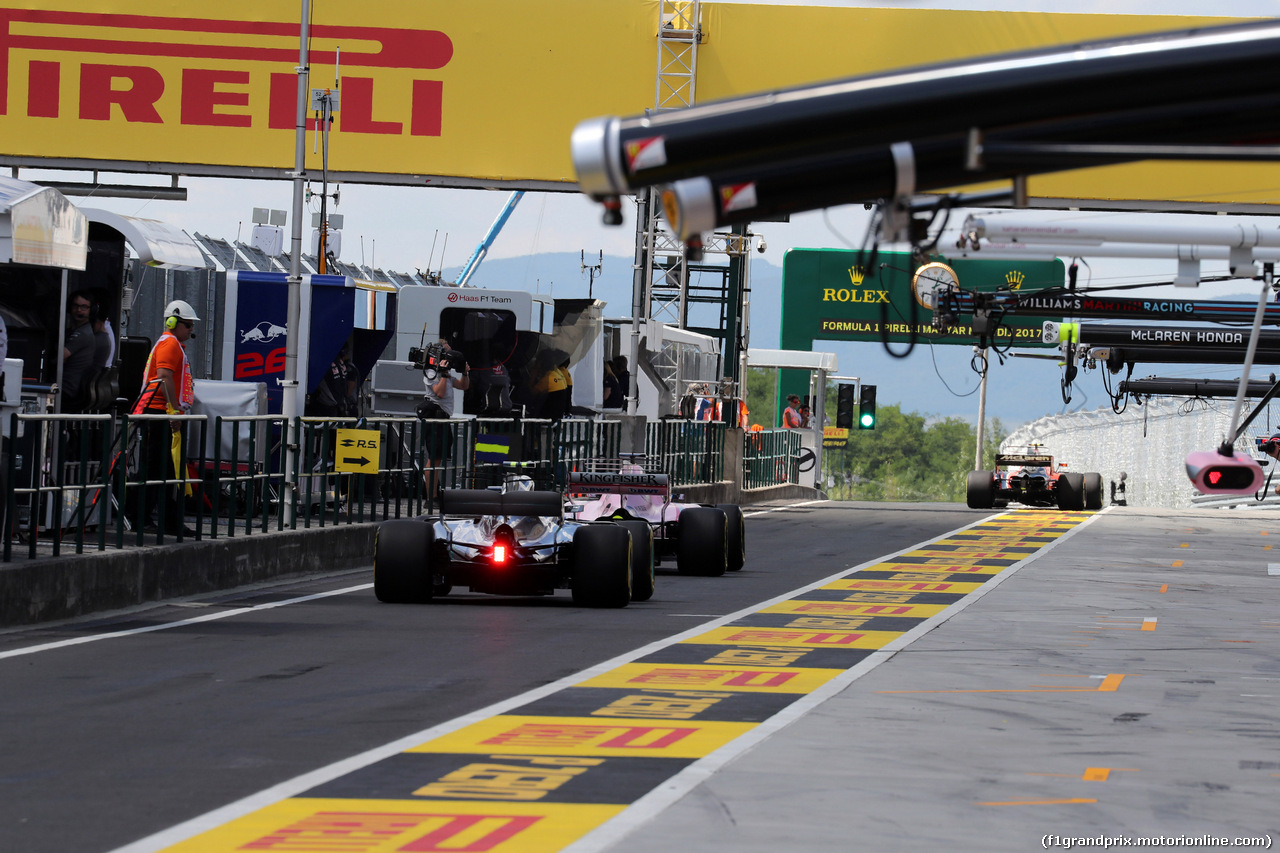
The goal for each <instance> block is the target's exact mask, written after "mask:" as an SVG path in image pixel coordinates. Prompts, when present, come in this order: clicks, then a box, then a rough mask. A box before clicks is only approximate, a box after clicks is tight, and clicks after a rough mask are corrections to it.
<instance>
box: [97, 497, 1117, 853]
mask: <svg viewBox="0 0 1280 853" xmlns="http://www.w3.org/2000/svg"><path fill="white" fill-rule="evenodd" d="M810 503H817V501H811V502H810ZM779 509H785V507H779ZM1105 511H1106V510H1103V512H1105ZM1004 514H1005V513H996V514H995V515H992V516H985V517H983V518H979V519H977V520H975V521H974V522H972V523H971V524H966V525H964V526H963V527H958V528H956V529H955V530H952V531H950V532H949V533H944V534H941V535H939V536H934V537H930V538H929V539H927V540H924V541H922V542H918V543H916V544H915V545H910V546H908V547H906V548H903V549H902V550H900V551H895V552H893V553H892V554H885V555H883V556H879V557H876V558H875V559H873V560H868V561H867V562H865V563H861V564H859V565H857V566H848V567H846V568H842V569H840V570H839V571H837V572H836V573H834V574H832V575H830V576H828V577H826V578H823V579H821V580H817V581H814V582H813V583H810V584H808V585H806V586H803V587H799V588H797V589H793V590H791V591H790V592H784V593H782V594H781V595H778V596H776V597H774V598H771V599H769V600H768V601H763V602H759V603H757V604H753V605H750V606H748V607H744V608H743V609H741V610H739V611H737V612H735V613H730V614H728V615H727V616H722V617H720V618H718V619H714V620H712V621H710V622H704V623H702V624H701V625H696V626H694V627H693V628H689V629H688V630H685V631H682V632H680V633H679V634H674V635H672V636H670V637H667V638H665V639H662V640H656V641H654V642H652V643H649V644H648V645H646V646H642V647H641V648H639V649H635V650H633V651H630V652H626V653H624V654H621V655H618V656H617V657H615V658H613V659H611V660H607V661H604V662H602V663H599V664H596V665H595V666H592V667H589V668H587V669H584V670H582V671H581V672H577V673H574V674H572V675H567V676H565V677H564V678H561V679H560V680H558V681H554V682H552V683H550V684H544V685H543V686H542V687H538V688H535V689H533V690H530V691H528V692H527V693H523V694H521V695H519V696H513V697H512V698H510V699H504V700H502V701H501V702H496V703H494V704H492V705H490V706H488V707H487V708H481V709H479V710H477V711H473V712H472V713H470V714H465V715H463V716H461V717H456V718H455V719H452V720H449V721H447V722H444V723H440V724H438V725H435V726H432V727H431V728H428V729H424V730H422V731H420V732H416V733H414V734H411V735H408V736H406V737H402V738H400V739H399V740H395V741H392V742H391V743H388V744H385V745H383V746H380V747H375V748H373V749H371V750H368V751H367V752H363V753H361V754H359V755H353V756H352V757H350V758H347V759H344V760H342V761H338V762H335V763H333V764H330V765H328V766H327V767H321V768H319V769H316V770H313V771H311V772H310V773H306V774H303V775H302V776H298V777H295V778H293V779H289V780H287V781H284V782H281V783H280V784H278V785H274V786H272V787H270V788H267V789H265V790H263V791H259V792H258V793H256V794H250V795H249V796H247V797H245V798H243V799H240V800H237V801H236V802H233V803H228V804H227V805H225V806H223V807H221V808H218V809H214V810H213V811H210V812H206V813H205V814H202V815H199V816H198V817H194V818H192V819H190V820H188V821H185V822H183V823H180V824H176V825H174V826H171V827H169V828H168V829H163V830H161V831H160V832H157V833H155V834H154V835H150V836H148V837H146V838H142V839H139V840H137V841H135V842H133V843H131V844H126V845H125V846H123V847H119V848H117V849H116V850H113V851H110V853H157V851H161V850H164V849H165V848H167V847H171V846H173V845H175V844H178V843H180V842H182V841H186V840H187V839H189V838H193V837H194V836H196V835H199V834H201V833H204V832H208V831H209V830H212V829H216V828H217V827H220V826H223V825H224V824H227V823H230V822H231V821H233V820H236V819H238V818H241V817H244V816H245V815H248V814H252V813H253V812H255V811H257V810H259V809H262V808H265V807H267V806H269V805H272V804H274V803H277V802H280V801H281V800H285V799H288V798H290V797H293V796H296V795H298V794H301V793H302V792H304V791H307V790H310V789H311V788H314V787H316V786H317V785H321V784H323V783H325V782H331V781H333V780H334V779H337V778H339V777H341V776H345V775H347V774H348V773H352V772H354V771H356V770H359V769H361V768H363V767H368V766H369V765H370V764H373V763H375V762H378V761H381V760H383V759H385V758H390V757H391V756H393V755H397V754H399V753H401V752H404V751H405V750H406V749H409V748H410V747H413V746H417V745H419V744H422V743H425V742H427V741H429V740H434V739H435V738H438V737H442V736H444V735H446V734H449V733H451V732H455V731H458V730H459V729H462V728H465V727H467V726H469V725H472V724H473V723H478V722H480V721H482V720H487V719H489V718H490V717H496V716H499V715H501V714H505V713H507V712H508V711H511V710H513V709H515V708H519V707H521V706H522V705H527V704H529V703H530V702H534V701H537V700H538V699H542V698H544V697H546V696H550V695H551V694H553V693H556V692H559V691H560V690H564V689H565V688H568V687H573V686H574V685H576V684H580V683H582V682H583V681H586V680H588V679H591V678H595V677H597V676H600V675H604V674H605V673H607V672H611V671H613V670H614V669H617V668H618V667H620V666H622V665H623V664H626V663H631V662H632V661H635V660H638V659H639V658H642V657H644V656H645V655H648V654H652V653H653V652H655V651H657V650H659V649H664V648H666V647H668V646H672V645H675V644H676V643H680V642H682V641H684V640H687V639H689V638H690V637H696V636H698V635H699V634H703V633H705V632H707V631H708V630H711V629H713V628H718V627H721V626H723V625H727V624H729V623H730V622H732V621H734V620H735V619H740V618H742V617H744V616H748V615H750V614H752V613H757V612H759V611H761V610H763V609H765V608H767V607H772V606H773V605H775V604H780V603H782V602H784V601H788V600H790V599H792V598H795V597H796V596H798V595H803V594H804V593H806V592H809V591H810V590H813V589H818V588H819V587H822V586H826V585H827V584H829V583H831V582H832V581H835V580H838V579H840V578H842V577H844V576H845V575H847V574H849V572H851V571H859V570H861V569H865V568H867V567H869V566H873V565H875V564H876V563H879V562H883V561H885V560H892V559H894V558H895V557H899V556H901V555H903V554H906V553H908V552H910V551H914V550H917V549H918V548H921V547H922V546H924V545H927V544H928V543H929V542H934V541H936V540H937V539H941V538H945V537H947V536H952V535H955V534H956V533H960V532H962V531H965V530H968V529H969V528H971V527H976V526H977V525H979V524H982V523H983V522H985V521H989V520H990V519H992V518H997V517H999V516H1001V515H1004ZM1101 514H1102V513H1099V515H1101ZM1092 520H1093V519H1088V520H1086V521H1085V522H1083V523H1081V524H1079V525H1077V526H1076V527H1074V528H1072V529H1071V530H1070V531H1068V532H1067V533H1066V534H1064V535H1063V536H1061V537H1060V538H1058V539H1055V540H1054V541H1053V542H1052V543H1050V544H1048V545H1046V546H1045V547H1044V548H1041V549H1040V550H1039V551H1037V552H1036V553H1035V554H1033V555H1031V557H1029V558H1027V559H1026V560H1021V561H1019V562H1017V563H1015V564H1013V565H1012V566H1009V567H1007V568H1005V569H1004V570H1003V571H1002V572H1001V573H1000V574H999V575H997V576H996V577H995V578H992V579H991V580H989V581H987V582H986V583H985V584H983V585H982V588H981V589H979V590H976V591H974V592H972V593H970V594H969V595H968V596H967V597H966V598H965V599H963V600H962V601H960V602H958V603H956V604H954V605H952V606H951V608H948V609H947V610H946V611H943V613H940V614H938V615H937V616H934V617H932V618H930V619H929V620H928V621H926V622H924V623H922V624H921V625H919V626H918V627H916V628H914V629H912V630H911V631H909V632H907V633H906V634H903V635H902V636H901V637H899V638H898V639H897V640H894V641H893V642H892V643H890V644H888V645H886V646H885V647H884V648H883V649H881V650H879V651H876V652H873V653H872V655H871V656H870V657H868V658H866V659H864V660H863V661H862V662H861V663H859V664H858V665H857V666H855V667H854V668H853V669H850V670H848V671H847V672H846V673H845V674H844V675H843V676H840V677H838V678H836V679H834V680H833V681H830V682H827V684H826V685H824V686H823V687H821V688H819V689H818V690H816V691H814V692H813V693H810V694H808V696H806V697H804V698H802V699H800V700H797V701H796V702H793V703H792V704H791V705H789V706H788V707H787V708H786V709H785V710H784V711H782V712H781V713H779V714H776V715H775V716H774V717H772V718H770V719H769V720H767V721H765V722H764V723H761V724H760V725H759V726H757V727H756V728H755V729H753V730H752V731H751V732H749V733H747V734H746V735H742V736H740V737H738V738H737V739H736V740H734V741H732V742H730V743H729V744H727V745H726V746H724V747H721V748H720V749H719V750H717V751H716V752H714V753H712V754H711V755H710V756H708V757H707V758H704V759H700V760H698V761H696V762H695V763H694V764H692V765H690V766H689V767H688V768H686V769H685V770H684V771H682V772H680V773H678V774H677V775H675V776H673V777H672V778H671V779H669V780H667V781H666V782H665V783H663V784H662V785H661V786H660V787H658V788H656V789H654V790H653V791H652V792H651V793H649V794H646V795H645V796H644V797H641V798H640V799H639V800H637V801H636V802H635V803H634V804H633V805H631V806H630V807H628V808H627V809H626V810H624V811H623V812H622V813H621V814H620V815H618V816H617V817H615V818H613V819H612V820H610V821H609V822H608V823H606V824H604V825H603V826H601V827H600V828H599V829H596V830H594V831H592V832H591V833H589V834H587V835H586V836H584V837H583V838H581V839H579V840H578V841H577V842H574V843H573V844H571V845H570V846H568V847H566V848H564V850H565V851H574V853H587V851H598V850H602V849H604V848H605V847H607V846H608V844H610V843H612V842H614V841H616V840H617V839H619V838H621V837H622V836H623V835H626V834H627V833H629V832H630V831H631V830H633V829H635V828H636V826H638V825H639V824H641V823H643V822H645V821H646V820H649V819H650V818H652V817H653V816H654V815H656V814H658V813H659V812H661V811H662V810H663V809H665V808H667V807H668V806H669V805H671V804H672V803H673V802H675V801H676V800H678V799H679V798H680V797H682V796H684V794H685V793H686V792H687V791H689V790H690V789H691V788H693V787H694V786H695V785H697V784H698V783H699V782H701V781H703V780H704V779H706V778H708V777H710V776H711V774H712V773H714V772H715V771H716V770H718V769H719V768H720V767H722V766H723V765H724V764H726V763H728V762H729V761H730V760H731V759H732V758H734V757H735V756H737V755H739V754H741V753H742V752H744V751H745V750H746V749H748V748H749V747H750V746H752V745H753V744H755V743H757V742H758V741H760V740H762V739H763V738H765V737H767V736H768V735H770V734H773V733H774V732H776V731H779V730H780V729H782V728H784V727H786V726H787V725H789V724H790V723H792V722H794V721H795V720H796V719H798V718H799V717H800V716H802V715H803V714H804V713H807V712H808V711H809V710H811V709H812V708H813V707H815V706H817V705H818V704H820V703H821V702H822V701H825V700H826V699H827V698H829V697H830V696H832V695H835V694H836V693H838V692H839V691H840V690H843V689H844V688H845V687H847V686H848V685H849V684H850V683H852V682H853V681H855V680H857V679H858V678H860V677H862V676H863V675H864V674H866V673H867V672H869V671H870V670H871V669H874V668H875V667H877V666H879V665H880V664H881V663H883V662H884V661H886V660H888V659H889V658H891V657H893V655H894V654H895V653H896V652H898V651H899V650H901V649H902V648H904V647H905V646H907V645H908V644H910V643H911V642H914V641H915V640H916V639H918V638H919V637H921V636H923V635H925V634H927V633H928V632H929V631H932V630H933V629H934V628H936V627H937V626H938V625H940V624H942V623H943V622H945V621H946V620H947V619H950V618H951V617H952V616H954V615H955V614H956V613H958V612H959V611H960V610H962V609H963V608H965V607H967V606H968V605H969V604H971V603H972V602H973V601H975V600H977V599H978V598H980V597H981V596H982V595H984V594H986V593H987V592H989V591H990V590H991V589H992V588H994V587H995V586H996V585H997V584H999V583H1000V582H1001V581H1002V580H1004V579H1005V578H1007V577H1009V576H1010V575H1012V574H1013V573H1014V572H1015V571H1017V570H1018V569H1020V568H1021V567H1022V566H1024V565H1025V564H1027V563H1029V562H1030V561H1031V560H1032V559H1034V558H1036V557H1038V556H1039V555H1041V554H1043V553H1044V552H1046V551H1048V550H1049V549H1050V548H1053V547H1055V546H1056V545H1057V544H1058V543H1060V542H1062V541H1063V540H1065V539H1067V538H1069V537H1070V536H1071V535H1072V534H1074V533H1075V531H1077V530H1080V529H1082V528H1083V527H1085V526H1086V525H1088V524H1089V522H1090V521H1092Z"/></svg>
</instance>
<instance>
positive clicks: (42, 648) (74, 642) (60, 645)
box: [0, 583, 373, 660]
mask: <svg viewBox="0 0 1280 853" xmlns="http://www.w3.org/2000/svg"><path fill="white" fill-rule="evenodd" d="M366 589H373V584H371V583H362V584H359V585H358V586H348V587H344V588H342V589H331V590H329V591H328V592H317V593H315V594H313V595H303V596H299V597H298V598H287V599H285V600H284V601H270V602H267V603H266V604H255V605H253V606H252V607H236V608H234V609H232V610H223V611H221V612H218V613H210V614H208V615H205V616H196V617H194V618H191V619H183V620H181V621H179V622H165V623H164V624H163V625H147V626H146V627H145V628H129V629H128V630H124V631H108V632H107V633H105V634H92V635H90V636H87V637H73V638H71V639H69V640H55V641H54V642H52V643H41V644H40V645H38V646H26V647H24V648H21V649H12V650H10V651H7V652H0V660H4V659H5V658H16V657H20V656H22V655H33V654H35V653H36V652H48V651H52V650H54V649H64V648H66V647H67V646H80V645H83V644H85V643H96V642H98V641H99V640H114V639H115V638H117V637H129V636H132V635H134V634H148V633H150V632H152V631H167V630H168V629H170V628H181V627H184V626H186V625H198V624H200V623H201V622H212V621H214V620H215V619H226V618H228V617H231V616H243V615H244V614H246V613H254V612H256V611H259V610H271V609H272V608H275V607H284V606H285V605H288V604H302V603H303V602H306V601H315V600H316V599H319V598H329V597H331V596H334V595H346V594H347V593H349V592H361V591H363V590H366Z"/></svg>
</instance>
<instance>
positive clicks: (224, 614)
mask: <svg viewBox="0 0 1280 853" xmlns="http://www.w3.org/2000/svg"><path fill="white" fill-rule="evenodd" d="M815 503H824V501H820V500H814V501H804V502H802V503H795V504H787V505H786V506H779V507H774V508H772V509H766V510H761V511H759V512H748V513H743V515H744V516H755V515H765V514H766V513H770V512H779V511H781V510H784V509H792V508H794V507H799V506H808V505H809V504H815ZM366 589H373V584H371V583H365V584H360V585H358V586H349V587H345V588H343V589H335V590H331V591H329V592H320V593H316V594H314V595H304V596H301V597H299V598H290V599H286V600H285V601H273V602H269V603H267V604H256V605H254V606H253V607H237V608H233V609H231V610H224V611H221V612H218V613H211V614H209V615H207V616H197V617H194V618H192V619H183V620H181V621H179V622H166V623H165V624H163V625H148V626H147V627H145V628H130V629H128V630H125V631H110V632H108V633H105V634H93V635H91V636H87V637H75V638H72V639H69V640H57V641H54V642H52V643H41V644H40V645H37V646H26V647H24V648H21V649H12V650H10V651H7V652H0V660H4V659H5V658H16V657H21V656H22V655H32V654H36V653H37V652H48V651H53V650H54V649H63V648H67V647H68V646H79V645H83V644H84V643H96V642H98V641H99V640H113V639H116V638H118V637H128V636H132V635H134V634H147V633H150V632H152V631H166V630H168V629H170V628H180V627H184V626H186V625H197V624H199V623H201V622H212V621H214V620H215V619H226V618H229V617H231V616H243V615H244V614H246V613H253V612H255V611H258V610H270V609H272V608H274V607H284V606H285V605H288V604H302V603H303V602H307V601H314V600H316V599H318V598H328V597H330V596H334V595H346V594H347V593H349V592H361V591H363V590H366ZM177 606H179V607H196V606H205V605H201V604H178V605H177ZM695 615H702V614H695ZM706 615H714V614H706Z"/></svg>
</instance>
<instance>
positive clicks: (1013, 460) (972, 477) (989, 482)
mask: <svg viewBox="0 0 1280 853" xmlns="http://www.w3.org/2000/svg"><path fill="white" fill-rule="evenodd" d="M1066 467H1067V466H1066V465H1065V464H1062V465H1055V464H1054V461H1053V457H1052V456H1051V455H1049V454H1046V453H999V454H996V467H995V470H994V471H970V472H969V481H968V484H967V490H966V491H967V494H966V501H967V503H968V504H969V506H970V507H971V508H972V509H991V508H993V507H1003V506H1007V505H1008V504H1009V502H1010V501H1014V502H1017V503H1020V504H1026V505H1028V506H1056V507H1058V509H1063V510H1084V509H1090V510H1093V509H1102V475H1101V474H1092V473H1091V474H1073V473H1069V472H1067V471H1065V470H1063V469H1064V468H1066Z"/></svg>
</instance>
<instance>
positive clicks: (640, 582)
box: [617, 519, 655, 601]
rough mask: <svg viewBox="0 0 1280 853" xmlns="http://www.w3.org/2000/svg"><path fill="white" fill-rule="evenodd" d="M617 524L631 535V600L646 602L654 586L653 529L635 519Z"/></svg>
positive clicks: (647, 523) (650, 596)
mask: <svg viewBox="0 0 1280 853" xmlns="http://www.w3.org/2000/svg"><path fill="white" fill-rule="evenodd" d="M617 524H618V525H619V526H620V527H623V528H625V529H626V530H627V531H629V532H630V533H631V600H632V601H648V600H649V599H650V598H653V588H654V584H655V577H654V572H653V528H652V527H650V526H649V522H647V521H637V520H635V519H626V520H623V521H618V522H617Z"/></svg>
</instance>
